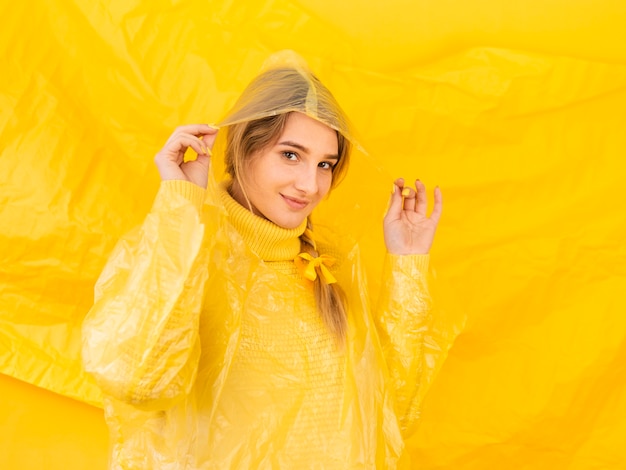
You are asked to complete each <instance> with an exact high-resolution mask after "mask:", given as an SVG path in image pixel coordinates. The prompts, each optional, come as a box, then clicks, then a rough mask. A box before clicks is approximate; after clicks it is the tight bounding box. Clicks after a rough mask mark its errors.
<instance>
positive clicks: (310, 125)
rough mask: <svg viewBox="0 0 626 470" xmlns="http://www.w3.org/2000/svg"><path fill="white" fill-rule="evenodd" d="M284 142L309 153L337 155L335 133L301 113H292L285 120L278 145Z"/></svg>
mask: <svg viewBox="0 0 626 470" xmlns="http://www.w3.org/2000/svg"><path fill="white" fill-rule="evenodd" d="M285 140H287V141H291V142H294V143H298V144H300V145H302V146H304V147H306V148H307V149H310V150H311V151H316V152H321V153H325V154H326V153H328V154H336V153H337V148H338V143H337V131H335V130H334V129H332V128H330V127H328V126H327V125H326V124H324V123H322V122H320V121H318V120H316V119H313V118H311V117H309V116H307V115H305V114H302V113H297V112H294V113H291V114H290V115H289V117H288V118H287V122H286V123H285V127H284V128H283V131H282V133H281V134H280V137H279V138H278V143H280V142H282V141H285Z"/></svg>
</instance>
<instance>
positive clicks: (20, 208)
mask: <svg viewBox="0 0 626 470" xmlns="http://www.w3.org/2000/svg"><path fill="white" fill-rule="evenodd" d="M0 13H1V14H2V17H3V18H4V19H5V21H4V27H3V28H2V31H1V32H0V44H1V47H2V58H3V59H2V60H3V63H4V66H3V69H4V70H5V73H3V74H1V76H0V83H1V86H0V90H1V92H0V102H1V104H2V106H1V107H0V129H1V130H0V132H1V135H2V144H1V146H0V152H1V154H0V178H1V184H0V188H1V189H0V192H1V195H2V196H1V197H2V204H1V205H0V253H1V254H0V259H1V260H2V262H1V266H0V370H1V371H2V372H3V373H5V374H8V375H11V376H13V377H16V378H19V379H21V380H24V381H27V382H30V383H33V384H35V385H38V386H40V387H43V388H45V389H48V390H51V391H54V392H56V393H60V394H63V395H66V396H68V397H72V398H77V399H80V400H83V401H87V402H89V403H99V402H100V400H101V398H100V394H99V391H98V389H97V387H95V385H94V384H93V382H92V381H91V380H90V379H89V378H88V377H87V376H86V374H84V372H83V371H82V369H81V366H80V361H79V356H78V353H79V327H80V324H81V321H82V317H83V316H84V314H85V312H86V311H87V310H88V309H89V307H90V305H91V302H92V300H93V293H92V289H93V284H94V282H95V279H96V277H97V275H98V273H99V272H100V270H101V269H102V266H103V265H104V262H105V260H106V258H107V256H108V254H109V253H110V252H111V250H112V248H113V246H114V244H115V242H116V240H117V239H118V238H119V237H120V236H121V235H122V234H123V233H125V232H127V231H128V230H129V229H130V228H132V227H134V226H136V225H137V224H138V223H139V222H140V221H141V219H142V218H143V215H144V214H145V213H146V211H147V210H148V208H149V207H150V205H151V202H152V197H153V195H154V194H155V192H156V188H157V184H158V181H157V176H156V172H155V171H154V170H153V168H152V155H154V153H155V152H156V151H157V150H158V148H159V147H160V145H161V143H162V142H163V141H164V140H165V139H166V138H167V136H168V135H169V133H170V131H171V129H172V128H173V127H175V126H176V125H179V124H181V123H185V122H204V121H209V122H210V121H215V120H217V119H218V118H219V117H220V116H221V115H222V114H223V112H224V111H225V109H227V108H228V106H229V105H230V104H232V102H233V100H234V98H235V97H236V96H237V94H238V92H239V91H240V90H241V89H242V88H243V86H244V85H245V83H247V81H248V80H249V79H250V78H251V77H252V76H253V75H254V74H256V72H257V71H258V70H259V68H260V65H261V64H262V62H263V60H264V59H265V58H266V57H267V55H268V52H270V51H273V50H278V49H283V48H293V49H295V50H297V51H298V52H300V53H301V54H302V55H303V56H304V57H305V58H306V59H307V60H308V61H309V62H310V64H311V66H312V67H313V68H314V69H315V70H316V71H317V72H318V74H319V75H320V78H322V80H323V81H324V82H325V83H327V84H328V85H329V87H330V88H331V89H332V90H333V92H334V93H335V95H336V97H337V98H338V100H339V101H340V102H341V103H342V105H343V107H344V108H345V109H346V111H347V112H348V114H349V115H350V117H351V118H352V120H353V122H354V124H355V127H356V128H357V129H358V130H359V134H360V136H363V138H362V139H361V141H362V143H363V145H364V147H366V149H367V151H368V154H369V156H370V157H372V159H373V160H374V161H375V165H376V168H374V167H373V166H372V165H373V164H371V162H372V160H369V159H367V158H364V159H363V160H362V161H361V162H359V161H356V162H354V166H353V168H351V174H350V176H349V178H348V179H347V180H346V181H345V184H344V185H342V186H341V187H339V188H338V189H337V192H336V193H335V196H337V197H335V196H334V197H333V199H334V201H332V200H331V201H329V203H331V202H332V203H333V204H335V206H334V207H335V209H333V208H332V207H333V206H330V207H329V209H328V210H326V212H327V214H325V215H327V216H328V217H329V219H330V220H332V219H333V217H334V218H335V219H340V218H341V217H340V216H338V215H337V214H341V213H342V212H341V210H342V208H343V207H348V208H353V207H355V205H356V206H357V207H362V208H363V211H362V212H361V214H366V215H364V216H363V217H361V218H362V219H366V221H367V223H366V224H364V226H361V227H360V228H359V227H358V225H357V226H356V227H357V228H356V229H355V231H356V232H357V233H356V235H357V236H358V237H360V244H361V247H362V249H363V251H364V252H366V253H368V257H367V265H366V269H367V270H368V272H369V273H370V274H371V279H374V281H373V285H372V290H373V291H374V292H375V291H376V289H377V286H376V281H375V279H377V274H378V273H379V269H380V268H379V264H380V261H381V259H382V253H381V252H380V250H379V247H380V245H379V241H380V234H379V233H377V231H378V229H377V228H376V227H377V226H378V222H377V221H376V218H377V216H376V214H378V213H381V211H382V210H383V209H384V207H382V208H380V206H381V204H382V206H384V202H383V203H380V202H379V200H380V198H381V197H382V198H383V200H384V196H385V195H386V194H387V192H388V189H387V186H388V182H387V180H385V179H384V178H378V176H380V175H381V174H382V175H389V176H391V175H393V176H396V175H404V176H405V177H407V178H410V177H414V176H415V177H420V178H421V179H422V180H424V181H425V182H426V183H427V184H428V185H429V186H433V185H434V184H439V185H440V186H442V188H443V190H444V197H445V214H444V219H443V220H442V224H441V227H440V230H439V234H438V239H437V242H436V246H435V250H434V252H433V263H434V266H435V267H436V270H437V277H438V279H439V281H440V286H441V289H442V290H443V292H441V294H443V298H444V301H443V302H448V303H449V307H448V310H449V311H450V309H451V311H450V313H451V315H452V316H453V317H455V316H456V315H457V314H458V315H460V316H463V315H467V317H468V323H467V325H466V328H465V330H464V333H463V334H462V335H461V336H460V337H459V338H458V339H457V341H456V343H455V345H454V347H453V348H452V350H451V352H450V354H449V356H448V360H447V362H446V363H445V365H444V367H443V369H442V371H441V373H440V374H439V375H438V377H437V379H436V380H435V382H434V384H433V387H432V388H431V390H430V392H429V394H428V395H427V397H426V402H425V405H426V406H425V407H424V410H423V414H422V421H421V426H420V428H419V431H418V432H417V433H416V434H415V436H414V438H413V439H412V440H411V441H410V445H411V447H412V449H413V450H412V452H413V456H414V459H415V460H416V461H417V462H419V464H418V465H420V467H419V468H455V469H463V468H468V469H469V468H496V467H498V468H505V467H506V468H546V469H548V468H550V469H554V468H570V469H577V468H579V469H588V468H620V467H622V466H624V465H625V459H626V457H625V455H624V452H623V450H622V446H621V443H622V441H623V436H624V435H625V434H626V429H625V428H624V426H625V424H624V423H626V419H624V418H626V416H624V413H625V412H624V410H625V409H626V406H625V403H626V400H625V396H624V380H623V377H624V367H625V366H624V364H625V363H626V361H625V359H626V357H625V354H626V349H625V348H624V344H626V343H625V342H624V336H625V330H626V324H625V320H624V316H623V312H624V310H625V306H626V305H625V304H624V300H623V296H622V295H621V293H622V292H623V290H624V287H625V283H626V282H625V277H626V271H625V269H626V268H625V266H626V249H625V247H624V239H625V235H626V222H625V220H626V219H625V218H624V215H623V207H624V203H625V202H626V201H625V199H626V198H625V196H624V193H623V191H622V189H621V188H622V180H623V175H624V166H623V158H622V155H623V148H624V147H625V145H624V144H626V142H625V141H626V137H625V134H624V132H623V122H624V120H625V119H624V118H625V117H626V116H625V114H626V111H625V110H626V106H625V105H626V93H625V91H624V85H625V84H626V68H625V67H624V61H625V60H626V51H625V49H624V46H623V40H622V39H623V38H621V37H620V34H621V31H622V25H623V24H624V22H625V20H626V18H625V12H624V9H623V7H622V6H621V5H619V4H616V3H614V2H608V1H606V2H595V3H594V4H593V5H592V4H590V3H588V2H571V3H569V4H567V5H564V4H562V3H561V2H548V3H545V2H542V3H541V4H540V3H539V2H531V3H528V2H526V3H525V4H524V7H523V8H520V7H518V6H515V5H513V4H511V5H504V4H496V3H495V2H491V1H482V2H479V1H471V2H464V3H458V4H454V5H452V4H448V3H440V2H420V3H415V4H412V5H410V6H409V5H407V4H406V3H397V4H396V3H394V2H391V3H389V2H385V4H381V5H369V6H368V8H367V9H363V8H362V7H360V6H357V5H355V4H353V3H352V2H344V3H341V4H334V3H332V2H325V1H324V2H304V1H301V2H298V3H287V2H273V3H271V5H270V4H264V3H263V2H259V3H258V4H254V5H250V4H247V5H240V4H232V3H230V2H224V3H220V2H218V3H214V4H213V5H211V8H208V7H207V5H206V4H204V3H202V4H200V3H197V2H188V3H185V4H178V5H174V6H172V5H168V6H164V5H157V4H153V3H148V2H143V3H139V2H136V3H132V4H127V3H113V4H110V5H108V6H104V5H98V4H93V3H92V2H80V1H76V2H66V3H63V4H57V3H55V4H52V3H51V2H41V3H40V4H39V5H36V6H35V7H33V6H32V5H27V4H24V5H21V4H15V3H14V4H11V5H9V4H7V5H4V6H2V7H1V8H0ZM347 18H349V20H347ZM6 71H10V73H6ZM379 209H380V210H379ZM357 213H358V212H357ZM333 214H334V215H333ZM351 222H352V221H351ZM357 222H358V221H357ZM444 310H445V309H444ZM78 412H79V411H77V413H78ZM7 432H9V431H7ZM51 432H52V431H51Z"/></svg>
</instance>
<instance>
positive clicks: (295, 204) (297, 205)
mask: <svg viewBox="0 0 626 470" xmlns="http://www.w3.org/2000/svg"><path fill="white" fill-rule="evenodd" d="M281 196H282V198H283V200H284V201H285V202H286V203H287V205H288V206H289V207H291V208H292V209H298V210H299V209H304V208H305V207H306V206H307V205H308V204H309V201H307V200H305V199H298V198H296V197H289V196H285V195H284V194H281Z"/></svg>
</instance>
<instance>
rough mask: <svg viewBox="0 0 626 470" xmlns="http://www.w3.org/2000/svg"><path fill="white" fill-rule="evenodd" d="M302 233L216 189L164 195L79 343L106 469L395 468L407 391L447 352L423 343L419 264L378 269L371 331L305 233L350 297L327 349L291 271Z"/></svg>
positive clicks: (408, 404) (334, 249) (407, 259)
mask: <svg viewBox="0 0 626 470" xmlns="http://www.w3.org/2000/svg"><path fill="white" fill-rule="evenodd" d="M203 202H204V204H203ZM304 228H305V227H304V226H302V227H299V228H297V229H292V230H287V229H282V228H280V227H277V226H275V225H274V224H272V223H271V222H269V221H267V220H265V219H262V218H259V217H257V216H255V215H253V214H252V213H250V212H249V211H247V210H246V209H244V208H243V207H241V206H238V205H237V203H236V202H234V201H233V200H232V199H230V197H229V196H227V193H226V191H225V190H224V189H222V188H221V187H219V186H217V185H215V183H214V182H210V183H209V189H208V190H207V191H206V194H205V190H203V189H201V188H199V187H197V186H194V185H193V184H191V183H187V182H182V181H168V182H163V183H162V186H161V188H160V191H159V193H158V195H157V197H156V200H155V203H154V206H153V209H152V211H151V212H150V214H149V215H148V216H147V218H146V220H145V222H144V224H143V226H142V227H141V229H140V230H138V231H137V232H135V233H133V234H132V235H130V236H128V237H126V238H125V239H123V240H122V241H120V243H119V245H118V247H117V248H116V250H115V251H114V253H113V255H112V257H111V258H110V261H109V263H108V265H107V266H106V268H105V270H104V272H103V273H102V276H101V278H100V280H99V282H98V285H97V288H96V301H95V305H94V307H93V309H92V310H91V312H90V313H89V315H88V317H87V319H86V321H85V324H84V328H83V331H84V342H83V344H84V347H83V354H84V358H85V363H86V367H87V369H88V371H90V372H91V373H92V374H93V375H94V376H95V377H96V379H97V381H98V383H99V384H100V385H101V387H102V389H103V392H104V394H105V410H106V416H107V422H108V424H109V426H110V428H111V432H112V446H113V449H112V454H113V463H112V467H113V468H116V469H117V468H124V469H131V468H133V469H134V468H137V469H138V468H142V469H145V468H158V469H208V468H216V469H217V468H219V469H224V468H343V469H345V468H396V467H398V466H403V464H407V465H408V460H406V459H408V457H407V456H406V455H405V454H404V445H403V433H404V434H406V433H409V432H411V431H412V428H413V426H414V425H415V423H416V419H417V418H418V407H419V402H420V398H421V396H422V395H423V390H420V382H422V380H428V379H427V377H428V375H429V374H430V372H431V371H432V367H431V366H432V365H433V363H434V362H435V360H434V358H436V356H437V354H438V353H439V351H441V350H445V349H447V347H446V345H445V344H442V343H443V342H445V339H444V338H442V337H436V336H434V335H433V334H432V333H433V332H432V331H430V330H429V323H430V318H429V315H430V298H429V293H428V288H427V282H426V270H427V264H428V255H409V256H392V255H387V257H386V260H385V268H384V285H383V291H384V292H383V294H382V296H381V300H380V306H379V308H378V309H377V312H376V314H375V315H374V316H372V314H371V313H370V307H369V305H368V292H367V286H366V282H365V279H364V276H363V272H362V269H361V265H360V261H359V257H360V255H359V251H358V248H356V247H355V246H354V245H352V244H350V243H348V244H347V245H348V247H349V248H348V249H346V247H345V246H340V244H339V243H338V240H332V243H329V240H328V239H327V238H326V237H325V236H324V235H323V231H324V230H323V229H321V228H319V229H316V234H315V235H316V239H318V240H319V241H318V246H320V247H321V248H320V251H321V252H323V253H326V254H330V255H332V256H333V257H335V258H337V260H338V262H337V263H336V264H335V265H333V266H332V268H331V271H332V274H333V275H334V276H335V277H336V278H337V280H338V282H339V283H340V285H341V286H342V287H343V289H344V290H345V292H346V294H347V297H348V299H347V300H348V306H349V307H348V308H349V313H348V318H349V333H348V339H347V343H346V345H345V346H344V347H337V345H336V344H335V342H334V340H333V338H332V337H331V335H330V333H329V332H328V331H327V330H326V327H325V326H324V324H323V323H322V321H321V319H320V318H319V315H318V314H317V312H316V309H315V303H314V299H313V293H312V285H311V284H310V283H309V281H306V280H304V279H303V278H302V277H301V276H300V274H299V272H298V271H297V269H296V267H295V264H294V262H293V258H294V252H295V253H297V252H298V249H299V240H298V238H297V237H298V235H299V233H302V231H303V230H304ZM298 232H299V233H298ZM350 245H352V246H351V248H350ZM259 253H261V254H262V255H263V256H262V257H260V256H259ZM263 258H265V259H263ZM425 377H426V379H425Z"/></svg>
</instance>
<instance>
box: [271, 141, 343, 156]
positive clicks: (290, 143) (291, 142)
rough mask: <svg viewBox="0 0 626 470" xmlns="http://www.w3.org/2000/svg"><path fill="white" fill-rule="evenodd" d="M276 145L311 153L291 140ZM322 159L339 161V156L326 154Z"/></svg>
mask: <svg viewBox="0 0 626 470" xmlns="http://www.w3.org/2000/svg"><path fill="white" fill-rule="evenodd" d="M278 145H287V146H289V147H294V148H297V149H298V150H300V151H302V152H304V153H311V151H310V150H309V149H308V148H306V147H305V146H304V145H302V144H299V143H297V142H293V141H291V140H285V141H283V142H279V143H278ZM324 158H328V159H330V160H339V155H334V154H327V155H325V156H324Z"/></svg>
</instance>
